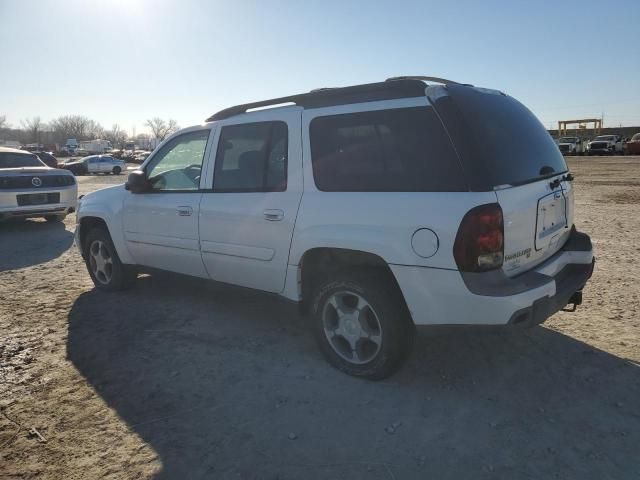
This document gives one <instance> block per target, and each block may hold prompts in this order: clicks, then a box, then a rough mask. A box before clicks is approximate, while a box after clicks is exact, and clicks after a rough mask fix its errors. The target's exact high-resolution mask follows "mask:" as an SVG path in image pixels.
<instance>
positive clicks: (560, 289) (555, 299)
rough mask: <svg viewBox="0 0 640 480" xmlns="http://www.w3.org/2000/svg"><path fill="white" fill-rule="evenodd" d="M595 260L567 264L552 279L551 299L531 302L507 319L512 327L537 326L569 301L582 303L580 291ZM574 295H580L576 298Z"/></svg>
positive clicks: (545, 298)
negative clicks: (585, 262) (553, 288)
mask: <svg viewBox="0 0 640 480" xmlns="http://www.w3.org/2000/svg"><path fill="white" fill-rule="evenodd" d="M594 266H595V258H594V259H593V260H592V262H591V263H590V264H589V265H587V264H569V265H567V266H566V267H564V268H563V269H562V270H561V271H560V272H559V273H558V275H556V277H555V278H554V280H555V283H556V293H555V295H553V296H551V297H548V296H547V297H543V298H540V299H538V300H536V301H534V302H533V305H531V306H530V307H527V308H523V309H521V310H518V311H517V312H515V313H514V314H513V315H511V318H510V319H509V322H508V323H510V324H512V325H539V324H541V323H542V322H544V321H545V320H546V319H547V318H549V317H550V316H551V315H553V314H554V313H556V312H558V311H559V310H562V309H563V308H564V307H565V306H566V305H567V304H568V303H570V300H572V299H573V300H574V301H575V302H578V301H579V302H580V303H581V302H582V289H583V288H584V286H585V285H586V284H587V282H588V281H589V279H590V278H591V275H592V274H593V268H594ZM576 293H579V294H580V295H579V296H577V297H576Z"/></svg>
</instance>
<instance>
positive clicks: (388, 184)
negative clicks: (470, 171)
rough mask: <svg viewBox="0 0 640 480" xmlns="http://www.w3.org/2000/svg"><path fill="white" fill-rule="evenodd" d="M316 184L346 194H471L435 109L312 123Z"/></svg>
mask: <svg viewBox="0 0 640 480" xmlns="http://www.w3.org/2000/svg"><path fill="white" fill-rule="evenodd" d="M310 134H311V160H312V164H313V175H314V178H315V182H316V186H317V187H318V189H319V190H324V191H343V192H364V191H373V192H389V191H393V192H442V191H463V190H468V189H467V186H466V183H465V181H464V177H463V175H462V172H461V169H460V166H459V163H458V159H457V157H456V154H455V151H454V150H453V147H452V145H451V142H450V141H449V139H448V138H447V135H446V133H445V131H444V129H443V128H442V124H441V123H440V121H439V120H438V118H437V116H436V115H435V112H434V111H433V109H432V108H431V107H413V108H399V109H392V110H379V111H370V112H359V113H348V114H344V115H333V116H326V117H317V118H315V119H313V120H312V121H311V127H310Z"/></svg>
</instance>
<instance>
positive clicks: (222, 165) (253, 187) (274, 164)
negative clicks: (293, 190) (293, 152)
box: [213, 122, 288, 192]
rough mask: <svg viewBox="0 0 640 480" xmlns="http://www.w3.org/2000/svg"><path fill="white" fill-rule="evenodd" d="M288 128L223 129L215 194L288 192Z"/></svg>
mask: <svg viewBox="0 0 640 480" xmlns="http://www.w3.org/2000/svg"><path fill="white" fill-rule="evenodd" d="M287 139H288V132H287V124H286V123H284V122H261V123H247V124H243V125H229V126H227V127H222V130H221V132H220V140H219V142H218V151H217V153H216V166H215V171H214V176H213V191H214V192H283V191H285V190H286V189H287V150H288V145H287V143H288V142H287Z"/></svg>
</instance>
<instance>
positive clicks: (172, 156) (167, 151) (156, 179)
mask: <svg viewBox="0 0 640 480" xmlns="http://www.w3.org/2000/svg"><path fill="white" fill-rule="evenodd" d="M209 132H210V130H198V131H196V132H189V133H185V134H184V135H180V136H178V137H175V138H173V139H172V140H170V141H169V142H168V143H167V144H166V145H165V146H164V147H162V150H160V151H159V152H158V153H157V154H156V155H155V156H154V157H153V159H152V160H151V162H150V163H149V164H148V165H147V167H146V171H147V177H148V178H149V181H150V182H151V187H152V189H153V190H157V191H171V190H174V191H176V190H177V191H182V190H198V189H199V188H200V175H201V173H202V161H203V159H204V151H205V149H206V147H207V140H208V138H209Z"/></svg>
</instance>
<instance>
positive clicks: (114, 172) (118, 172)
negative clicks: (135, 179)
mask: <svg viewBox="0 0 640 480" xmlns="http://www.w3.org/2000/svg"><path fill="white" fill-rule="evenodd" d="M120 172H122V169H121V168H120V167H113V174H114V175H120Z"/></svg>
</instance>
